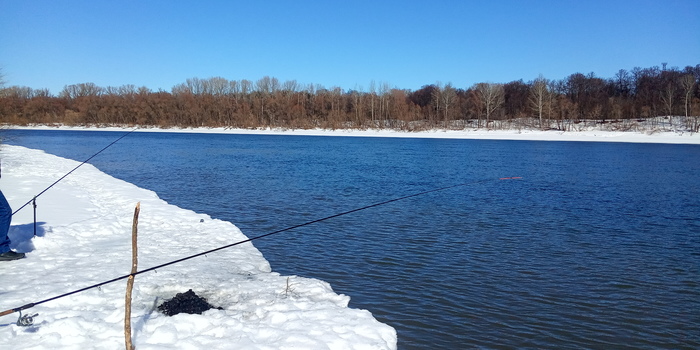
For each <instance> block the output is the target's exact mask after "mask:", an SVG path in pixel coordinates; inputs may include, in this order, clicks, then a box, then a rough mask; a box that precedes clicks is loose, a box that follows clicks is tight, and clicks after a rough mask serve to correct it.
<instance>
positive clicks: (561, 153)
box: [0, 130, 700, 349]
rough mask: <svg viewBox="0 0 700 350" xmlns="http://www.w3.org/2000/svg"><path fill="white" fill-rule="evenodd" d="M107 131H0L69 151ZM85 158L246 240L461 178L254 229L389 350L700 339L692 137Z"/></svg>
mask: <svg viewBox="0 0 700 350" xmlns="http://www.w3.org/2000/svg"><path fill="white" fill-rule="evenodd" d="M122 134H123V133H119V132H100V131H92V132H84V131H22V130H3V131H2V133H0V136H1V137H2V138H3V139H4V140H3V142H6V143H9V144H16V145H22V146H25V147H30V148H38V149H43V150H46V151H47V152H49V153H52V154H56V155H59V156H62V157H67V158H71V159H75V160H79V161H82V160H85V159H87V158H88V157H90V156H91V155H92V154H93V153H95V152H97V151H98V150H100V149H102V148H103V147H104V146H106V145H107V144H109V143H110V142H112V141H114V140H115V139H116V138H118V137H119V136H121V135H122ZM90 163H91V164H93V165H95V166H96V167H98V168H99V169H101V170H102V171H104V172H106V173H108V174H110V175H112V176H115V177H117V178H120V179H123V180H126V181H128V182H131V183H134V184H136V185H138V186H140V187H144V188H148V189H151V190H154V191H156V192H157V193H158V195H159V196H160V197H161V198H163V199H164V200H166V201H167V202H169V203H171V204H174V205H177V206H180V207H183V208H188V209H192V210H194V211H197V212H203V213H207V214H209V215H211V216H212V217H215V218H218V219H223V220H227V221H231V222H233V223H234V224H236V225H237V226H238V227H240V228H241V229H242V230H243V232H244V233H245V234H246V235H248V236H249V237H253V236H258V235H262V234H266V233H269V232H273V231H276V230H280V229H284V228H286V227H289V226H294V225H298V224H302V223H305V222H308V221H312V220H316V219H319V218H323V217H326V216H331V215H334V214H337V213H341V212H345V211H348V210H352V209H355V208H360V207H363V206H366V205H370V204H373V203H378V202H382V201H386V200H390V199H393V198H398V197H402V196H407V195H411V194H414V193H419V192H423V191H429V190H432V189H436V188H442V187H448V186H453V185H460V184H462V186H457V187H452V188H449V189H445V190H442V191H437V192H431V193H427V194H424V195H421V196H417V197H412V198H409V199H405V200H401V201H396V202H391V203H388V204H386V205H382V206H377V207H373V208H370V209H367V210H363V211H359V212H355V213H352V214H349V215H345V216H341V217H337V218H333V219H331V220H327V221H323V222H320V223H316V224H312V225H309V226H305V227H302V228H298V229H295V230H291V231H288V232H284V233H281V234H277V235H273V236H270V237H266V238H263V239H260V240H256V241H255V242H254V245H255V246H256V247H258V249H260V250H261V252H262V253H263V255H264V256H265V257H266V258H267V259H268V260H269V261H270V263H271V265H272V268H273V270H274V271H277V272H280V273H282V274H286V275H300V276H306V277H313V278H319V279H322V280H325V281H328V282H329V283H330V284H331V285H332V286H333V288H334V290H335V291H336V292H338V293H343V294H346V295H349V296H350V297H351V303H350V306H351V307H354V308H362V309H367V310H369V311H371V312H372V313H373V314H374V315H375V317H376V318H377V319H378V320H380V321H381V322H385V323H388V324H389V325H391V326H393V327H395V328H396V329H397V332H398V336H399V349H469V348H488V349H512V348H549V349H554V348H556V349H580V348H606V349H613V348H614V349H640V348H648V349H652V348H653V349H697V348H700V146H698V145H666V144H631V143H589V142H535V141H487V140H443V139H419V138H416V139H410V138H359V137H311V136H309V137H304V136H262V135H257V136H256V135H213V134H186V133H132V134H130V135H128V136H127V137H125V138H124V139H122V140H120V141H119V142H118V143H116V144H114V145H113V146H111V147H110V148H108V149H107V150H105V151H104V152H103V153H102V154H100V155H98V156H97V157H95V158H94V159H93V160H91V162H90ZM503 177H522V179H512V180H500V178H503ZM41 190H42V189H37V192H39V191H41ZM196 252H198V250H197V247H193V253H196Z"/></svg>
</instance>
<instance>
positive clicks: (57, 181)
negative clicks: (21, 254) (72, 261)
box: [12, 128, 138, 235]
mask: <svg viewBox="0 0 700 350" xmlns="http://www.w3.org/2000/svg"><path fill="white" fill-rule="evenodd" d="M136 130H138V128H135V129H134V130H131V131H129V132H127V133H126V134H124V135H122V136H120V137H119V138H118V139H116V140H114V141H112V143H110V144H109V145H107V146H105V147H104V148H103V149H101V150H99V151H98V152H97V153H95V154H93V155H91V156H90V158H88V159H85V160H84V161H83V162H82V163H80V164H78V166H76V167H75V168H73V170H71V171H69V172H67V173H66V174H65V175H63V176H62V177H61V178H60V179H58V180H56V182H54V183H52V184H51V185H49V187H47V188H45V189H44V190H43V191H41V192H39V194H37V195H36V196H34V198H32V199H30V200H29V201H28V202H27V203H24V205H22V206H21V207H19V209H17V210H15V211H14V212H13V213H12V215H15V214H17V212H19V211H20V210H22V209H24V207H26V206H27V205H29V204H30V203H33V206H34V209H35V211H36V199H37V198H38V197H39V196H41V195H42V194H44V192H46V191H48V190H49V189H50V188H51V187H53V186H55V185H56V184H57V183H59V182H61V180H63V179H65V178H66V177H67V176H68V175H70V174H71V173H73V172H74V171H76V170H78V168H80V167H81V166H83V165H84V164H85V163H87V162H89V161H90V160H91V159H92V158H95V157H96V156H97V155H98V154H100V153H102V152H103V151H104V150H106V149H107V148H109V147H110V146H112V145H113V144H115V143H117V142H119V140H121V139H123V138H125V137H126V136H127V135H129V134H131V133H132V132H134V131H136ZM34 216H35V218H34V221H35V222H36V213H34ZM35 235H36V234H35Z"/></svg>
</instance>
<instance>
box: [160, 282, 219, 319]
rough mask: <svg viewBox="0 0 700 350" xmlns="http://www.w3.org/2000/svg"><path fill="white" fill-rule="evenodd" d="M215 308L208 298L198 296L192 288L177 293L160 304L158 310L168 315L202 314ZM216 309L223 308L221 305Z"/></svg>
mask: <svg viewBox="0 0 700 350" xmlns="http://www.w3.org/2000/svg"><path fill="white" fill-rule="evenodd" d="M214 308H215V307H214V306H212V305H211V304H209V303H208V302H207V300H206V299H204V298H202V297H200V296H198V295H197V294H195V293H194V292H193V291H192V289H190V290H188V291H187V292H185V293H177V294H176V295H175V297H174V298H172V299H170V300H166V301H165V302H163V303H162V304H160V306H158V311H160V312H162V313H164V314H166V315H168V316H173V315H177V314H179V313H186V314H197V315H201V314H202V312H204V311H207V310H209V309H214ZM216 309H219V310H223V309H222V308H220V307H217V308H216Z"/></svg>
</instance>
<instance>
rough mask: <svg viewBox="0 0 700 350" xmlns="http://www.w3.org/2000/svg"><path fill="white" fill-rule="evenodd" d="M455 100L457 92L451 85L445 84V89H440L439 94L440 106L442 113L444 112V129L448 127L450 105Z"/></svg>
mask: <svg viewBox="0 0 700 350" xmlns="http://www.w3.org/2000/svg"><path fill="white" fill-rule="evenodd" d="M456 98H457V90H455V88H454V87H453V86H452V83H447V85H445V87H444V88H443V89H442V92H441V94H440V102H441V104H442V111H443V112H444V114H443V117H444V119H445V127H446V128H447V127H448V125H447V123H448V120H449V117H450V115H451V113H450V111H451V110H452V108H451V107H452V105H453V104H454V100H455V99H456Z"/></svg>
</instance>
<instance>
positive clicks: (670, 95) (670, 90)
mask: <svg viewBox="0 0 700 350" xmlns="http://www.w3.org/2000/svg"><path fill="white" fill-rule="evenodd" d="M675 96H676V86H675V84H674V83H673V82H672V81H669V82H668V84H667V85H666V88H665V89H664V90H663V91H661V101H662V102H663V103H664V107H665V108H666V113H667V115H668V123H669V125H670V126H671V127H673V105H674V104H675V99H674V97H675Z"/></svg>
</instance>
